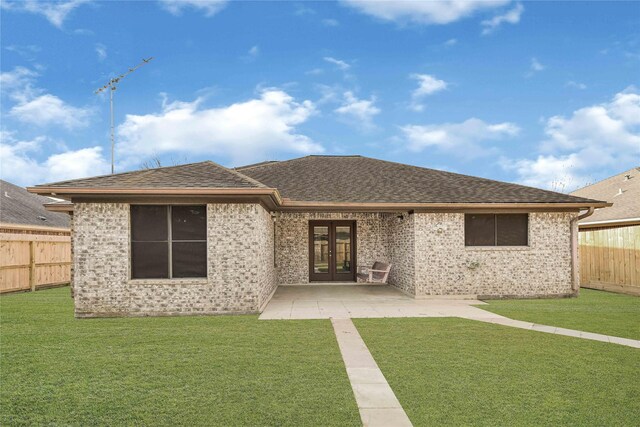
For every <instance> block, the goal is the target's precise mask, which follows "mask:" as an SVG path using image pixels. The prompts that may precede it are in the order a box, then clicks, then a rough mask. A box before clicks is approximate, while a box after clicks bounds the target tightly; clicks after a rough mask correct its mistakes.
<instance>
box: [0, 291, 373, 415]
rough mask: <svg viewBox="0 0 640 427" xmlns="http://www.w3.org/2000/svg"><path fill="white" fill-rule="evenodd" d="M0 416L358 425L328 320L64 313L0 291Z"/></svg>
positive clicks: (64, 295)
mask: <svg viewBox="0 0 640 427" xmlns="http://www.w3.org/2000/svg"><path fill="white" fill-rule="evenodd" d="M0 327H1V329H0V383H1V384H2V386H1V390H0V425H6V426H8V425H12V426H14V425H43V424H47V425H122V424H127V425H224V426H230V425H274V426H275V425H277V426H281V425H295V426H304V425H310V426H317V425H336V426H338V425H339V426H344V425H354V426H355V425H359V424H360V417H359V415H358V409H357V406H356V403H355V400H354V397H353V393H352V391H351V387H350V385H349V380H348V378H347V375H346V372H345V369H344V365H343V362H342V358H341V356H340V352H339V349H338V345H337V343H336V339H335V336H334V333H333V329H332V327H331V323H330V322H329V321H286V322H281V321H258V320H257V317H256V316H221V317H181V318H169V317H165V318H137V319H134V318H129V319H124V318H120V319H85V320H76V319H74V318H73V306H72V300H71V298H70V297H69V289H68V288H59V289H52V290H46V291H39V292H35V293H25V294H16V295H7V296H2V297H0Z"/></svg>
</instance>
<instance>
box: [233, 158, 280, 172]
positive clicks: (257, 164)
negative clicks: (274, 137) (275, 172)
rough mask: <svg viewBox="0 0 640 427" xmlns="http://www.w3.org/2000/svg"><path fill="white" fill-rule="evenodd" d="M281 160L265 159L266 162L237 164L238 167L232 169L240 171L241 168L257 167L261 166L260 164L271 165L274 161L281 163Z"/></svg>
mask: <svg viewBox="0 0 640 427" xmlns="http://www.w3.org/2000/svg"><path fill="white" fill-rule="evenodd" d="M279 162H280V160H265V161H264V162H258V163H250V164H248V165H242V166H236V167H234V168H232V169H234V170H237V171H239V170H245V169H251V168H257V167H260V166H264V165H270V164H272V163H279Z"/></svg>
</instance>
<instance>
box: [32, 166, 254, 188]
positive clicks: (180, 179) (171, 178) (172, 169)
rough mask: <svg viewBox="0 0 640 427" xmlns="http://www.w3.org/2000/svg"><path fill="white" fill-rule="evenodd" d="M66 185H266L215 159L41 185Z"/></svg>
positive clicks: (162, 186)
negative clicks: (222, 164) (214, 160)
mask: <svg viewBox="0 0 640 427" xmlns="http://www.w3.org/2000/svg"><path fill="white" fill-rule="evenodd" d="M38 187H62V188H183V187H193V188H264V185H262V184H261V183H259V182H257V181H254V180H253V179H251V178H249V177H247V176H244V175H242V174H239V173H238V172H236V171H234V170H233V169H228V168H225V167H224V166H220V165H219V164H217V163H214V162H212V161H205V162H200V163H190V164H186V165H179V166H169V167H161V168H155V169H145V170H139V171H133V172H123V173H117V174H113V175H104V176H96V177H91V178H81V179H73V180H69V181H61V182H54V183H50V184H42V185H37V186H36V187H35V188H38Z"/></svg>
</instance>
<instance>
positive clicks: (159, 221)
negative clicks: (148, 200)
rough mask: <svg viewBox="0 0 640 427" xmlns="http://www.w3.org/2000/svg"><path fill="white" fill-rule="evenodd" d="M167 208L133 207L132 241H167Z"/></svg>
mask: <svg viewBox="0 0 640 427" xmlns="http://www.w3.org/2000/svg"><path fill="white" fill-rule="evenodd" d="M167 229H168V224H167V206H150V205H149V206H147V205H133V206H131V240H133V241H134V242H140V241H143V242H144V241H150V240H154V241H158V240H160V241H163V240H167V235H168V233H167Z"/></svg>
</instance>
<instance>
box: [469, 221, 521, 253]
mask: <svg viewBox="0 0 640 427" xmlns="http://www.w3.org/2000/svg"><path fill="white" fill-rule="evenodd" d="M528 230H529V215H528V214H466V215H465V216H464V244H465V246H527V245H528V244H529V232H528Z"/></svg>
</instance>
